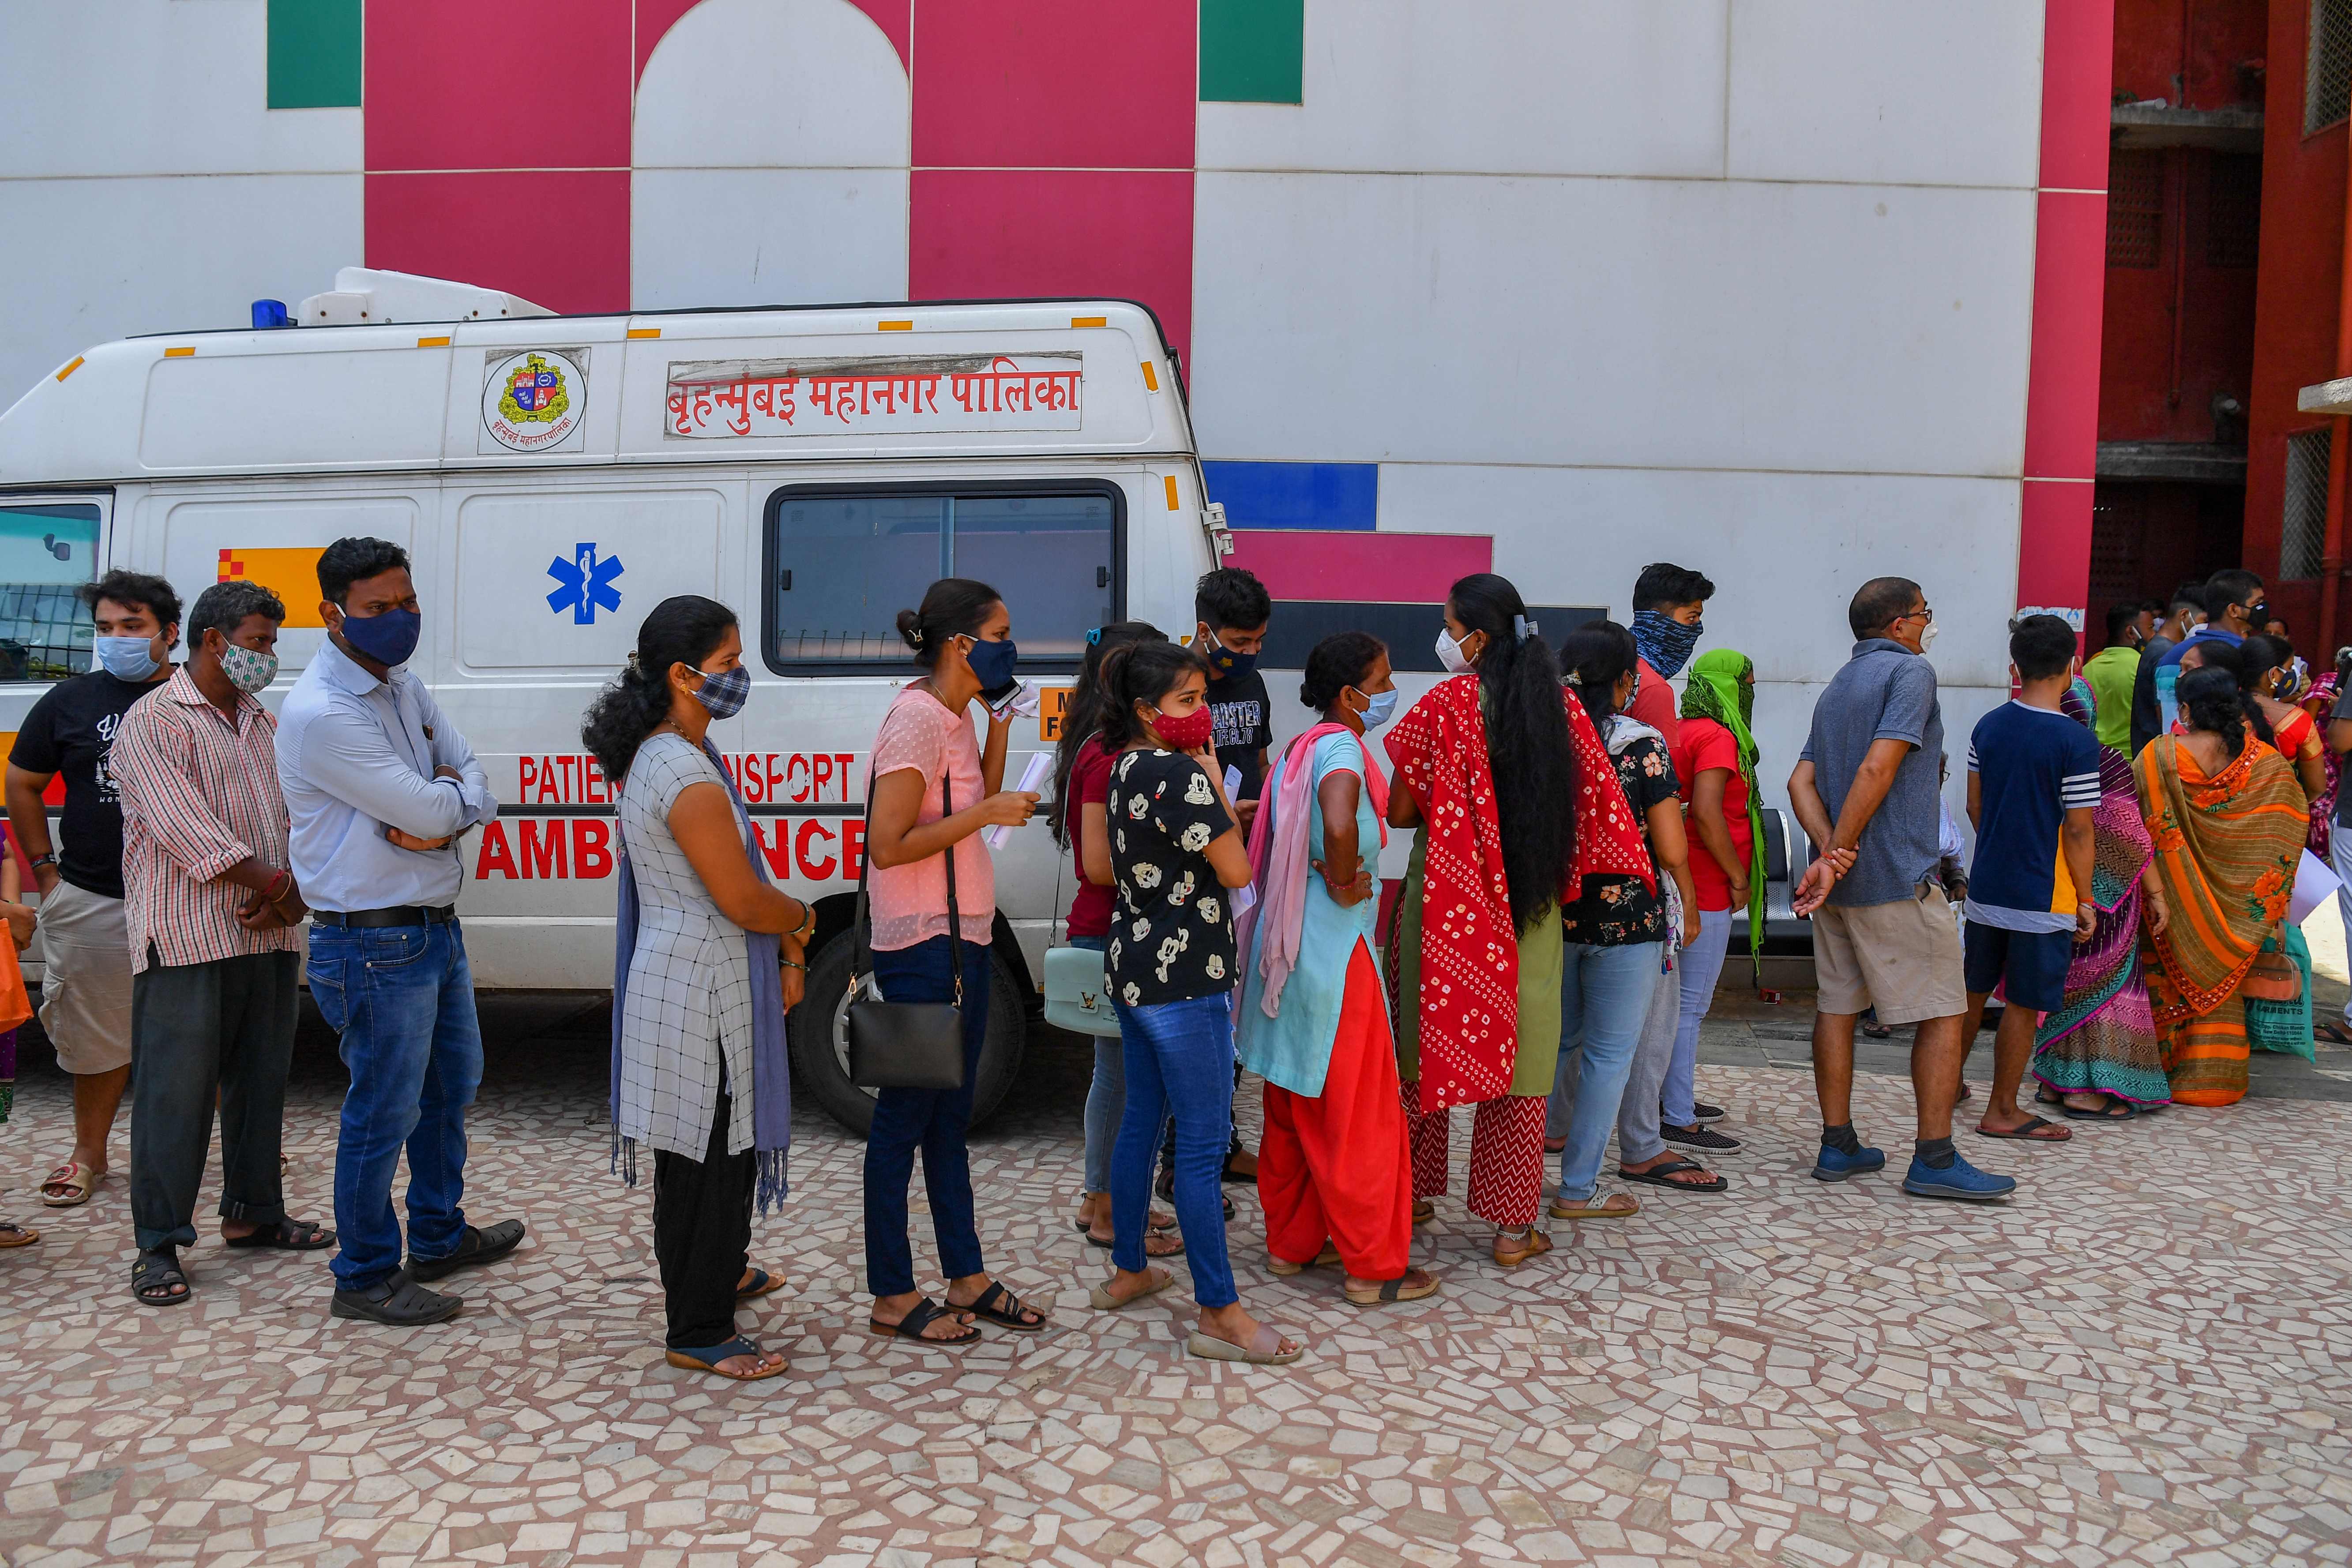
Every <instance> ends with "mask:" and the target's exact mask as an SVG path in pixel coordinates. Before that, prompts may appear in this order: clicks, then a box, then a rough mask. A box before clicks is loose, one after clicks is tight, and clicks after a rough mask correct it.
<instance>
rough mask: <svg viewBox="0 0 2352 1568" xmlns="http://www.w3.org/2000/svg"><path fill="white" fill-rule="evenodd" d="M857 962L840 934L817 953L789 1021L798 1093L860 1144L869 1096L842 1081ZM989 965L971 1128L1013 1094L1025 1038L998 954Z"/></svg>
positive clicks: (1014, 991) (1012, 981) (1010, 978)
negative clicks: (985, 1037)
mask: <svg viewBox="0 0 2352 1568" xmlns="http://www.w3.org/2000/svg"><path fill="white" fill-rule="evenodd" d="M855 959H856V944H855V943H854V942H851V940H850V936H849V933H848V932H847V931H844V932H842V933H841V934H840V935H839V936H836V937H835V938H834V939H833V940H832V941H831V942H827V943H825V944H824V946H823V947H822V948H819V949H818V950H817V952H816V956H815V957H814V958H813V959H812V960H810V962H809V977H808V994H807V996H806V997H805V998H804V999H803V1001H802V1003H801V1005H799V1006H797V1007H795V1008H793V1011H792V1016H791V1018H790V1019H789V1021H788V1022H789V1025H790V1033H791V1037H792V1051H793V1077H794V1078H795V1079H798V1080H799V1087H800V1088H801V1089H802V1090H803V1092H805V1093H807V1094H810V1095H812V1096H814V1098H815V1100H816V1102H817V1104H819V1105H820V1106H822V1107H824V1112H825V1114H826V1115H828V1116H830V1117H832V1118H833V1119H834V1120H835V1121H838V1122H840V1123H841V1124H842V1125H843V1126H844V1127H845V1128H847V1129H849V1131H852V1132H855V1133H856V1134H857V1136H859V1137H860V1138H863V1137H865V1136H866V1128H867V1127H868V1126H869V1125H870V1124H871V1123H872V1122H873V1120H874V1091H873V1090H872V1089H860V1088H858V1087H857V1085H856V1084H854V1083H852V1082H850V1081H849V972H850V969H851V968H852V967H853V963H854V961H855ZM990 963H992V964H993V965H994V973H993V975H992V978H991V980H990V982H989V987H988V1043H987V1044H985V1045H984V1046H982V1047H981V1052H980V1082H979V1083H978V1085H976V1086H975V1088H974V1089H973V1093H972V1102H971V1125H972V1126H974V1127H978V1126H980V1125H981V1124H982V1122H984V1121H987V1120H988V1119H989V1118H990V1117H991V1116H992V1115H993V1114H995V1111H996V1108H997V1107H998V1106H1000V1105H1002V1104H1003V1103H1004V1097H1005V1096H1006V1095H1007V1094H1009V1093H1011V1092H1012V1090H1013V1078H1014V1077H1015V1076H1016V1075H1018V1074H1019V1072H1020V1070H1021V1052H1022V1047H1023V1045H1024V1041H1025V1040H1026V1038H1027V1036H1028V1021H1027V1020H1026V1019H1025V1018H1024V1017H1023V1016H1022V1014H1021V992H1020V981H1019V980H1018V979H1016V978H1015V977H1014V975H1013V971H1012V969H1011V968H1010V967H1009V966H1008V965H1007V964H1006V963H1005V962H1004V959H1003V955H1002V954H992V955H991V958H990Z"/></svg>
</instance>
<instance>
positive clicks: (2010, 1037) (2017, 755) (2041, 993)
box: [1966, 616, 2099, 1143]
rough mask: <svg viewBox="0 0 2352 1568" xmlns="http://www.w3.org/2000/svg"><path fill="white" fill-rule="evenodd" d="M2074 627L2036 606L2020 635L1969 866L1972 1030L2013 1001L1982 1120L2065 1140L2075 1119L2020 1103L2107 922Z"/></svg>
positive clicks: (1980, 747)
mask: <svg viewBox="0 0 2352 1568" xmlns="http://www.w3.org/2000/svg"><path fill="white" fill-rule="evenodd" d="M2074 649H2075V643H2074V627H2072V626H2068V625H2067V624H2066V623H2065V622H2064V621H2063V620H2061V619H2060V618H2059V617H2058V616H2024V617H2023V618H2022V619H2021V620H2019V621H2018V622H2017V623H2016V624H2015V625H2014V626H2011V630H2010V635H2009V658H2010V674H2011V678H2012V679H2014V680H2015V681H2016V682H2017V696H2016V697H2015V698H2013V699H2011V700H2010V701H2008V702H2005V703H2003V704H2002V705H2001V706H2000V707H1999V708H1996V709H1994V710H1992V711H1991V712H1990V713H1988V714H1986V715H1985V716H1984V717H1983V718H1982V719H1979V720H1978V721H1977V727H1976V731H1975V732H1974V733H1973V734H1972V735H1971V736H1970V737H1969V821H1970V822H1972V823H1974V824H1975V825H1976V829H1977V855H1976V863H1975V865H1974V866H1972V867H1971V868H1969V897H1968V903H1967V906H1966V912H1967V915H1968V937H1967V943H1966V946H1967V961H1966V963H1967V973H1968V986H1969V1014H1968V1023H1967V1026H1966V1027H1967V1030H1968V1034H1967V1036H1966V1037H1967V1038H1969V1039H1973V1038H1975V1036H1976V1027H1977V1023H1978V1020H1979V1019H1980V1018H1981V1017H1983V1016H1984V1005H1985V1000H1986V998H1987V997H1989V996H1990V995H1991V994H1992V992H1993V989H1994V987H1996V986H2000V987H2002V988H2003V990H2004V994H2005V1000H2006V1001H2007V1003H2008V1009H2007V1011H2005V1012H2003V1013H2002V1014H2001V1016H2000V1031H1999V1032H1998V1033H1997V1034H1996V1035H1995V1036H1994V1037H1993V1069H1992V1093H1991V1095H1990V1097H1989V1098H1988V1099H1987V1100H1986V1102H1985V1113H1984V1119H1983V1120H1982V1121H1979V1123H1978V1124H1977V1131H1979V1132H1981V1133H1983V1134H1984V1135H1985V1136H1986V1137H1988V1138H2013V1139H2016V1140H2018V1141H2020V1142H2028V1143H2061V1142H2065V1141H2066V1140H2067V1139H2068V1138H2069V1137H2071V1136H2072V1132H2071V1131H2070V1130H2069V1129H2067V1128H2064V1127H2060V1126H2056V1125H2054V1124H2053V1123H2052V1122H2050V1121H2047V1120H2045V1119H2044V1118H2042V1117H2039V1116H2032V1115H2029V1114H2027V1112H2026V1111H2025V1110H2023V1109H2021V1107H2020V1106H2019V1105H2018V1103H2017V1090H2018V1086H2019V1084H2020V1083H2021V1082H2022V1081H2023V1079H2024V1077H2025V1068H2026V1063H2027V1062H2028V1061H2029V1060H2031V1059H2032V1056H2033V1036H2034V1031H2035V1029H2036V1028H2037V1027H2038V1026H2039V1025H2040V1024H2041V1021H2042V1018H2041V1016H2042V1014H2044V1013H2054V1012H2056V1011H2057V1010H2058V1009H2059V1008H2061V1007H2063V1005H2065V1000H2066V972H2067V970H2068V969H2069V968H2070V967H2071V966H2072V965H2073V963H2074V944H2075V943H2077V942H2086V941H2088V940H2089V939H2090V935H2091V932H2092V930H2093V928H2094V927H2095V925H2096V924H2097V923H2098V910H2097V909H2096V908H2095V906H2094V905H2093V904H2092V902H2091V868H2092V845H2093V828H2092V825H2091V814H2092V812H2093V811H2094V810H2095V808H2096V807H2097V805H2098V804H2099V742H2098V739H2097V737H2096V736H2095V735H2093V734H2092V733H2091V731H2089V730H2088V729H2086V728H2084V726H2083V725H2081V724H2079V723H2077V722H2075V721H2074V720H2072V719H2070V718H2068V717H2067V716H2066V715H2065V714H2064V713H2063V712H2061V711H2059V708H2058V701H2059V699H2060V698H2062V697H2063V696H2064V695H2065V693H2066V689H2067V687H2068V686H2070V685H2072V684H2073V682H2074V669H2075V659H2074Z"/></svg>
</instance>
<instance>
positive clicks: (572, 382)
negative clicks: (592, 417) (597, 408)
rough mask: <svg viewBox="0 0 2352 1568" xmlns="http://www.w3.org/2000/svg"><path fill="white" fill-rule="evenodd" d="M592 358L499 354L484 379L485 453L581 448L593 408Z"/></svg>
mask: <svg viewBox="0 0 2352 1568" xmlns="http://www.w3.org/2000/svg"><path fill="white" fill-rule="evenodd" d="M586 360H587V352H586V351H585V350H582V349H568V350H558V349H534V350H532V351H530V352H529V353H519V354H493V355H492V356H491V357H490V363H489V365H488V374H486V375H485V376H484V378H483V386H482V431H483V435H484V437H486V439H485V440H484V442H483V445H482V450H484V451H486V452H494V451H497V450H498V449H499V447H504V448H505V449H506V450H508V451H510V452H553V451H562V450H566V449H570V448H572V447H577V446H578V445H579V440H578V437H579V436H580V434H581V421H582V419H583V417H585V416H586V414H587V408H588V375H587V372H586V371H585V370H584V369H583V365H584V363H585V362H586ZM492 443H496V445H492Z"/></svg>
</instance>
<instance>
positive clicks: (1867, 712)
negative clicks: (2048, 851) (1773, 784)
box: [1789, 577, 2017, 1203]
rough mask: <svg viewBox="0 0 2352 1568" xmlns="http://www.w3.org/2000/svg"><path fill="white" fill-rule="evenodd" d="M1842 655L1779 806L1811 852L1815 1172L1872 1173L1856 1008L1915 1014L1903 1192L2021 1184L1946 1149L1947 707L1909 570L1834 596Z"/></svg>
mask: <svg viewBox="0 0 2352 1568" xmlns="http://www.w3.org/2000/svg"><path fill="white" fill-rule="evenodd" d="M1846 621H1847V624H1848V625H1849V626H1851V627H1852V628H1853V635H1854V637H1855V642H1854V645H1853V658H1850V659H1848V660H1847V661H1846V664H1845V667H1844V668H1842V669H1840V670H1839V671H1838V672H1837V674H1836V675H1834V676H1832V678H1831V679H1830V683H1829V685H1828V686H1827V687H1825V688H1824V689H1822V695H1821V700H1819V701H1818V702H1816V703H1815V704H1814V705H1813V727H1812V733H1811V736H1810V737H1809V738H1808V739H1807V740H1806V742H1805V749H1804V752H1803V753H1802V754H1801V756H1800V757H1799V759H1798V762H1797V771H1796V772H1795V773H1793V774H1791V775H1790V779H1789V800H1790V805H1793V806H1794V807H1795V808H1796V812H1797V821H1798V822H1799V823H1800V824H1801V825H1802V826H1803V827H1804V829H1805V832H1806V834H1807V835H1808V836H1809V837H1811V839H1812V841H1813V842H1814V843H1815V844H1817V845H1819V846H1821V847H1822V858H1820V859H1818V860H1816V861H1814V862H1813V863H1812V864H1811V866H1808V867H1806V868H1805V875H1804V878H1803V879H1802V880H1801V881H1800V882H1799V883H1798V884H1797V893H1796V899H1795V906H1796V912H1797V913H1798V914H1799V915H1809V916H1811V918H1812V921H1813V961H1814V965H1815V967H1816V969H1817V970H1818V972H1819V980H1820V985H1821V999H1820V1001H1819V1002H1818V1004H1817V1005H1816V1006H1817V1011H1816V1013H1815V1015H1814V1017H1813V1088H1814V1090H1815V1092H1816V1093H1817V1094H1818V1095H1819V1096H1820V1097H1821V1102H1822V1147H1821V1152H1820V1153H1819V1155H1818V1157H1817V1159H1816V1162H1815V1163H1814V1166H1813V1174H1814V1176H1816V1177H1817V1178H1819V1179H1820V1180H1822V1181H1824V1182H1842V1181H1844V1180H1845V1179H1846V1178H1847V1177H1848V1176H1851V1175H1854V1174H1857V1173H1862V1172H1865V1171H1875V1170H1879V1169H1882V1168H1883V1167H1884V1166H1885V1163H1886V1156H1885V1154H1884V1153H1882V1152H1880V1151H1878V1150H1876V1149H1873V1148H1869V1147H1866V1146H1865V1145H1864V1143H1863V1142H1862V1141H1861V1140H1860V1139H1859V1138H1857V1137H1856V1136H1855V1135H1854V1130H1853V1029H1854V1023H1855V1020H1856V1019H1857V1018H1858V1017H1859V1016H1861V1014H1862V1011H1863V1009H1864V1008H1865V1007H1870V1006H1873V1005H1875V1006H1876V1007H1877V1009H1878V1021H1879V1022H1880V1023H1882V1024H1916V1025H1917V1026H1918V1029H1917V1032H1916V1037H1915V1039H1914V1040H1913V1043H1912V1047H1911V1089H1912V1093H1913V1095H1914V1096H1915V1097H1916V1100H1917V1102H1918V1108H1919V1135H1918V1136H1919V1141H1918V1151H1917V1152H1916V1154H1915V1155H1914V1157H1913V1158H1912V1161H1911V1169H1910V1172H1909V1173H1908V1174H1906V1176H1905V1177H1904V1179H1903V1190H1904V1191H1905V1192H1906V1193H1911V1194H1915V1195H1916V1196H1919V1197H1932V1198H1961V1199H1966V1200H1969V1201H1971V1202H1977V1203H1983V1202H1989V1201H1995V1200H1999V1199H2002V1198H2006V1197H2008V1196H2009V1195H2010V1194H2012V1193H2013V1192H2015V1191H2016V1190H2017V1183H2016V1181H2015V1180H2014V1179H2012V1178H2011V1177H2008V1176H1996V1175H1990V1174H1988V1173H1985V1172H1982V1171H1979V1170H1978V1169H1977V1168H1976V1167H1975V1166H1973V1165H1971V1164H1969V1163H1968V1162H1967V1161H1966V1160H1964V1159H1962V1158H1960V1155H1959V1152H1958V1151H1957V1150H1956V1149H1954V1148H1953V1147H1952V1101H1953V1099H1954V1098H1955V1097H1956V1096H1957V1095H1958V1092H1959V1087H1960V1063H1961V1061H1962V1060H1963V1059H1964V1058H1966V1057H1967V1055H1968V1042H1967V1039H1966V1037H1964V1036H1963V1035H1962V1034H1961V1032H1960V1022H1961V1015H1962V1014H1963V1013H1965V1012H1966V1011H1967V1010H1968V994H1967V992H1966V990H1965V989H1964V985H1963V981H1962V978H1961V958H1960V932H1959V928H1958V925H1957V924H1956V923H1955V921H1953V919H1952V907H1951V905H1950V904H1948V903H1947V902H1945V900H1944V894H1943V889H1941V888H1939V887H1938V886H1937V883H1936V877H1935V873H1936V868H1937V860H1938V858H1939V849H1938V845H1937V839H1938V837H1939V835H1938V831H1937V829H1938V826H1939V818H1938V816H1937V770H1938V768H1939V766H1940V764H1941V762H1942V759H1943V752H1944V716H1943V710H1942V709H1941V708H1940V707H1939V706H1938V704H1937V700H1936V671H1935V668H1934V667H1933V666H1931V665H1929V664H1928V662H1927V659H1926V658H1923V657H1921V656H1922V655H1924V654H1925V653H1926V652H1927V645H1928V643H1929V642H1930V641H1932V640H1933V639H1934V637H1935V633H1936V616H1935V612H1934V611H1932V610H1930V609H1929V608H1928V607H1927V599H1926V597H1925V596H1924V595H1922V594H1921V593H1920V591H1919V584H1916V583H1914V582H1912V581H1911V580H1910V579H1909V578H1907V577H1874V578H1872V579H1871V580H1870V581H1869V582H1867V583H1864V584H1863V585H1862V586H1861V588H1860V589H1858V590H1857V591H1856V592H1855V594H1854V595H1853V603H1852V604H1850V605H1847V606H1846Z"/></svg>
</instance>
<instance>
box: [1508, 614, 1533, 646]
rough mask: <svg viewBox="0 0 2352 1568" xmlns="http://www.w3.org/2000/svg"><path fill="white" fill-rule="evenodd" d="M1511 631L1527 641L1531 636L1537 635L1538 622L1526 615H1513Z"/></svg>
mask: <svg viewBox="0 0 2352 1568" xmlns="http://www.w3.org/2000/svg"><path fill="white" fill-rule="evenodd" d="M1511 631H1512V633H1513V634H1514V635H1515V636H1517V637H1518V639H1519V640H1520V641H1521V642H1525V641H1527V640H1528V638H1529V637H1533V636H1535V635H1536V624H1535V622H1533V621H1531V620H1529V619H1528V618H1527V616H1512V617H1511Z"/></svg>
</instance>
